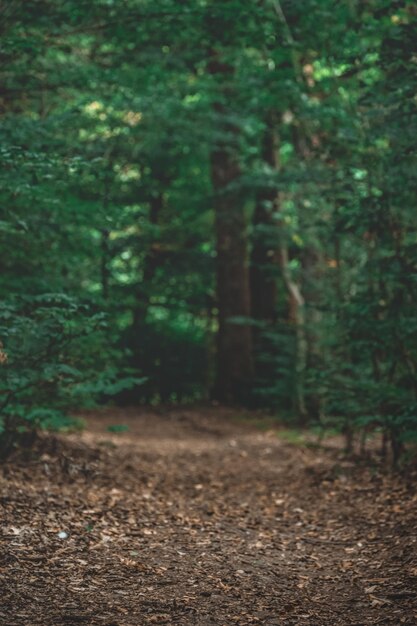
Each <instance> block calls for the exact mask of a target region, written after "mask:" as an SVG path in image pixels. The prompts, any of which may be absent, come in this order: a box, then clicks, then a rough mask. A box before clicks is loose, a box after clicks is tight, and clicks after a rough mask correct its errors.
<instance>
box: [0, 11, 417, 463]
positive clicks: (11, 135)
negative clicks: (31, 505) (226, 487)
mask: <svg viewBox="0 0 417 626" xmlns="http://www.w3.org/2000/svg"><path fill="white" fill-rule="evenodd" d="M0 22H1V47H0V61H1V69H0V71H1V84H2V93H1V95H0V111H1V145H0V160H1V172H0V177H1V190H0V201H1V202H0V240H1V247H0V267H1V270H0V298H1V305H0V338H1V342H2V344H1V346H2V347H1V349H0V377H1V380H0V430H1V435H0V446H1V454H2V455H7V454H8V453H9V452H10V451H11V450H12V449H13V446H14V445H15V444H16V442H17V441H19V440H22V441H23V440H26V441H27V440H29V442H30V437H31V436H32V433H33V431H34V430H36V429H38V428H52V429H59V428H62V427H65V426H68V425H69V424H70V423H71V418H69V417H68V414H70V413H71V410H72V409H74V407H76V408H77V409H80V408H83V407H92V406H97V405H100V404H105V403H108V402H112V403H113V404H114V403H116V404H118V405H137V404H153V405H156V404H159V403H164V404H166V403H177V404H181V403H195V402H197V401H198V402H202V401H203V402H207V401H209V400H210V401H213V400H215V401H217V402H219V403H222V404H233V405H238V406H244V407H248V408H261V409H266V410H270V411H273V412H274V413H277V414H278V415H280V416H281V417H284V418H286V419H287V420H289V421H290V422H291V421H292V422H293V423H297V424H303V425H318V426H320V427H322V428H325V427H329V428H337V429H339V430H340V431H342V432H343V433H344V434H345V435H346V440H347V445H348V446H351V445H352V441H353V436H354V433H355V432H361V433H362V437H363V438H364V437H365V436H366V435H367V434H370V433H371V432H373V431H375V432H380V433H381V434H382V442H383V448H382V450H383V452H384V453H387V451H388V449H389V448H390V449H391V455H392V457H393V459H394V462H397V461H398V460H399V459H400V458H401V457H402V456H403V453H404V452H405V451H407V450H408V451H409V450H411V449H412V447H413V444H414V443H415V441H416V440H417V412H416V411H417V222H416V192H417V178H416V176H415V172H416V166H417V163H416V137H417V96H416V84H417V37H416V32H417V10H416V6H415V3H414V2H411V1H408V0H403V1H387V0H363V1H359V0H346V1H343V2H340V1H337V2H336V1H335V0H320V1H319V0H303V1H302V2H301V1H299V0H292V1H289V0H281V2H279V1H278V0H259V1H255V0H227V1H226V0H222V1H219V0H193V1H190V0H183V1H179V0H177V1H174V0H159V1H158V2H148V1H146V0H125V1H116V0H114V1H112V0H88V1H83V0H76V1H75V0H74V1H71V0H49V1H48V0H44V1H43V0H39V1H36V0H25V2H21V1H19V0H11V1H10V2H7V3H2V5H1V6H0Z"/></svg>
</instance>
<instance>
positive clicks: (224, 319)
mask: <svg viewBox="0 0 417 626" xmlns="http://www.w3.org/2000/svg"><path fill="white" fill-rule="evenodd" d="M209 69H210V72H211V74H213V75H216V77H217V78H218V86H219V96H220V97H219V101H218V102H216V103H215V104H214V113H215V115H216V118H217V129H216V134H217V136H218V140H217V142H216V144H215V146H214V147H213V150H212V154H211V178H212V183H213V190H214V197H213V202H214V210H215V232H216V252H217V302H218V336H217V380H216V385H215V396H216V397H217V399H219V400H220V401H222V402H243V403H245V402H247V401H248V399H249V396H250V390H251V386H252V379H253V364H252V333H251V327H250V325H249V324H248V323H235V322H234V321H233V318H237V317H240V318H249V317H250V314H251V311H250V289H249V268H248V241H247V224H246V218H245V211H244V198H243V196H242V193H241V192H240V191H239V179H240V176H241V172H240V168H239V163H238V143H239V133H238V129H237V128H236V127H235V126H234V125H233V123H231V122H230V121H228V119H227V117H228V116H227V113H228V111H227V110H226V108H225V105H224V104H223V103H220V100H226V101H227V100H228V98H229V97H230V91H229V89H230V81H231V80H232V78H233V69H232V68H231V67H230V66H229V65H225V64H222V63H221V62H219V60H218V58H217V57H216V54H215V53H213V54H212V61H211V63H210V66H209ZM227 82H229V85H228V86H226V85H227Z"/></svg>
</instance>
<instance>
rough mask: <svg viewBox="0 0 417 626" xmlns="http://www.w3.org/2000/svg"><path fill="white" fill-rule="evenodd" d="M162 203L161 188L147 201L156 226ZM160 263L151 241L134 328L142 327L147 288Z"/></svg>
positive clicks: (138, 293)
mask: <svg viewBox="0 0 417 626" xmlns="http://www.w3.org/2000/svg"><path fill="white" fill-rule="evenodd" d="M163 205H164V195H163V191H162V189H160V190H158V193H157V194H155V195H153V196H152V197H151V199H150V201H149V222H150V224H151V225H152V226H157V225H158V224H159V221H160V215H161V211H162V208H163ZM159 263H160V254H159V252H158V246H157V244H156V242H152V243H151V244H150V246H149V249H148V252H147V254H146V256H145V258H144V260H143V271H142V281H141V284H140V286H139V288H138V290H137V294H136V306H135V310H134V314H133V318H134V319H133V325H134V327H135V328H136V329H139V328H140V327H142V325H143V324H144V322H145V319H146V315H147V312H148V308H149V288H150V285H151V283H152V280H153V278H154V276H155V273H156V270H157V269H158V266H159Z"/></svg>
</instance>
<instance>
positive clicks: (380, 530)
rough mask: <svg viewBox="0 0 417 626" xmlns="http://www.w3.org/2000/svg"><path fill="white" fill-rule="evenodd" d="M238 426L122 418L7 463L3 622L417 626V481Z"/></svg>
mask: <svg viewBox="0 0 417 626" xmlns="http://www.w3.org/2000/svg"><path fill="white" fill-rule="evenodd" d="M238 416H239V413H238V412H236V411H231V410H225V409H204V410H198V411H197V410H194V411H192V410H179V409H177V410H171V411H164V412H162V411H160V412H158V411H153V410H148V411H145V410H143V411H133V410H129V411H121V410H114V411H113V410H107V411H105V412H104V413H103V414H100V415H97V414H91V415H90V416H87V427H86V429H85V430H84V431H83V432H80V433H75V434H70V435H65V436H64V435H60V436H58V437H45V438H43V439H42V440H41V441H40V442H39V443H38V446H37V447H36V448H35V451H34V452H32V453H31V455H30V456H29V457H27V458H24V456H22V455H21V454H20V455H17V456H15V457H14V458H11V459H9V460H8V462H7V463H5V464H3V465H1V466H0V485H1V497H0V511H1V518H2V519H1V528H0V548H1V554H0V590H1V592H0V624H1V625H4V626H35V625H41V626H61V625H64V626H73V625H74V626H75V625H77V626H78V625H80V624H81V625H91V626H93V625H94V626H141V625H142V624H143V625H146V624H180V625H184V626H188V625H196V626H197V625H210V624H216V625H218V626H229V625H240V626H247V625H250V624H263V625H265V626H273V625H276V626H278V625H279V626H295V625H297V626H338V625H351V626H353V625H356V626H359V625H371V624H378V625H382V624H384V625H392V626H401V625H402V624H406V625H409V626H411V625H415V624H417V554H416V553H417V551H416V547H417V537H416V524H417V522H416V520H417V515H416V513H417V495H416V487H417V481H415V477H414V480H412V478H411V477H410V478H408V479H407V478H404V476H403V477H399V476H395V475H391V474H390V473H389V472H388V471H380V470H379V469H378V468H377V467H376V466H374V465H372V464H367V465H366V464H363V463H362V464H358V463H354V462H353V461H352V460H348V459H346V458H344V457H343V455H342V454H341V449H340V447H338V446H339V444H338V442H337V441H335V442H331V443H332V445H330V444H329V445H328V446H326V447H313V446H307V445H303V444H302V442H299V441H295V442H291V441H288V439H291V437H289V436H284V435H285V431H284V432H283V433H282V436H279V434H278V435H277V433H276V432H275V431H274V430H273V429H269V430H263V431H262V430H260V429H259V427H257V426H256V425H255V424H253V423H251V422H250V420H245V419H237V418H238ZM117 424H118V425H126V426H127V427H128V430H126V431H125V432H113V433H112V432H109V431H108V427H109V426H110V427H111V426H113V425H117ZM258 426H259V425H258ZM120 430H122V429H120Z"/></svg>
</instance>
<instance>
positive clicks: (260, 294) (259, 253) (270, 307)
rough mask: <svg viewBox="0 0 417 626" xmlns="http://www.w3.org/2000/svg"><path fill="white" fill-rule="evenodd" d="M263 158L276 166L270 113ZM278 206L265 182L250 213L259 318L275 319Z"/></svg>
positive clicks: (253, 284) (255, 304) (274, 193)
mask: <svg viewBox="0 0 417 626" xmlns="http://www.w3.org/2000/svg"><path fill="white" fill-rule="evenodd" d="M262 160H263V161H264V162H265V163H266V164H267V165H269V166H270V168H271V169H272V170H277V169H278V165H279V160H278V137H277V134H276V132H275V128H274V120H273V117H272V115H270V116H269V118H268V124H267V127H266V129H265V134H264V138H263V145H262ZM278 209H279V198H278V194H277V190H276V189H275V188H274V186H273V185H266V186H265V187H264V188H263V189H261V190H260V192H259V193H258V196H257V201H256V206H255V211H254V215H253V227H254V237H253V247H252V255H251V304H252V317H253V318H254V319H255V320H258V321H260V322H266V323H267V324H273V323H274V322H275V321H276V304H277V266H278V257H277V222H276V218H275V216H274V213H276V212H277V211H278Z"/></svg>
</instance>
